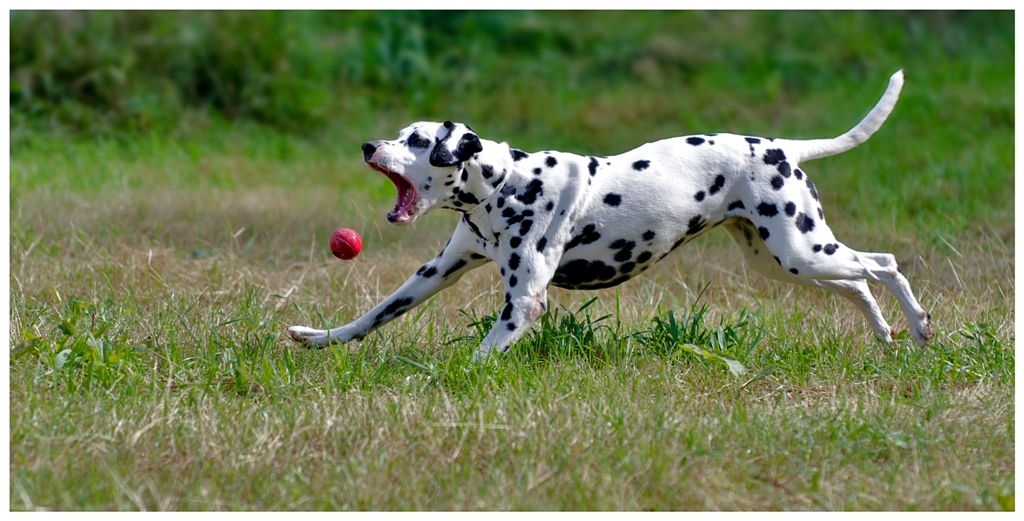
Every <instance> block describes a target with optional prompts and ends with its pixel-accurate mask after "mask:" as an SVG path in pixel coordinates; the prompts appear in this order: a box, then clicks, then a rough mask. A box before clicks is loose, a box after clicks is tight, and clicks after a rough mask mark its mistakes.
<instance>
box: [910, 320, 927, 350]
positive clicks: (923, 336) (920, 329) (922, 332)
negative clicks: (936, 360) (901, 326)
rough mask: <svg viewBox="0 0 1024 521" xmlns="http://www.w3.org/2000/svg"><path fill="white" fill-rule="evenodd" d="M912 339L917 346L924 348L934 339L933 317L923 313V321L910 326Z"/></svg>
mask: <svg viewBox="0 0 1024 521" xmlns="http://www.w3.org/2000/svg"><path fill="white" fill-rule="evenodd" d="M910 337H911V338H913V339H914V342H916V343H917V345H919V346H921V347H924V346H926V345H928V341H929V340H931V339H932V316H931V315H930V314H928V313H925V312H922V313H921V320H918V321H917V323H916V324H911V326H910Z"/></svg>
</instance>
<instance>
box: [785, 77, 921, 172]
mask: <svg viewBox="0 0 1024 521" xmlns="http://www.w3.org/2000/svg"><path fill="white" fill-rule="evenodd" d="M902 88H903V69H900V70H898V71H896V73H895V74H893V75H892V77H890V78H889V86H888V87H887V88H886V89H885V94H882V99H880V100H878V103H877V104H876V105H875V107H874V108H873V109H871V112H868V115H867V116H864V119H862V120H861V121H860V123H857V126H855V127H853V128H852V129H850V130H849V132H847V133H845V134H843V135H841V136H839V137H837V138H833V139H810V140H806V141H791V142H790V143H787V147H786V152H790V153H793V154H795V155H796V156H797V157H796V160H797V161H798V162H799V161H809V160H811V159H818V158H820V157H828V156H833V155H836V154H839V153H841V152H846V151H847V150H850V149H851V148H853V147H855V146H857V145H859V144H861V143H863V142H865V141H867V140H868V138H869V137H871V134H874V133H875V131H877V130H878V129H879V128H880V127H881V126H882V123H884V122H885V119H886V118H888V117H889V113H890V112H892V109H893V107H894V106H896V100H897V99H899V97H900V89H902Z"/></svg>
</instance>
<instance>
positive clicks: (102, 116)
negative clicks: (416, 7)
mask: <svg viewBox="0 0 1024 521" xmlns="http://www.w3.org/2000/svg"><path fill="white" fill-rule="evenodd" d="M10 20H11V24H10V26H11V84H10V102H11V122H10V124H11V157H12V169H11V195H12V200H16V199H17V197H19V194H22V193H27V192H26V191H30V190H52V191H56V192H63V191H82V190H85V191H93V190H99V189H114V190H121V189H125V188H128V189H134V190H140V189H146V187H149V188H157V187H173V188H186V187H188V188H190V189H192V188H200V189H202V188H204V187H213V188H225V189H236V188H245V187H255V186H268V185H269V186H279V187H285V186H293V185H294V184H295V182H296V180H297V179H301V180H302V182H303V184H304V185H305V186H317V185H318V186H323V187H325V189H327V190H332V191H336V192H337V193H338V196H339V197H340V198H341V199H343V200H346V198H349V197H355V198H356V199H359V200H362V199H363V198H365V196H367V195H368V196H369V198H370V200H372V201H374V202H376V203H378V204H385V203H386V202H387V201H388V200H392V198H393V197H394V189H393V187H392V186H391V184H390V183H389V182H387V180H386V179H384V178H383V177H381V176H369V175H366V170H365V169H364V167H363V166H362V164H361V161H360V153H359V144H360V143H362V142H363V141H366V140H368V139H381V138H387V137H390V136H394V135H395V134H396V132H397V130H398V129H400V128H402V127H404V126H405V125H407V124H409V123H410V122H413V121H419V120H433V121H443V120H445V119H451V120H454V121H463V122H466V123H468V124H470V125H471V126H473V128H475V129H476V130H477V131H478V132H480V133H481V134H482V135H484V136H485V137H488V138H490V139H494V140H496V141H508V142H511V143H513V144H514V145H515V146H517V147H518V148H522V149H524V150H545V149H554V150H565V151H570V152H577V153H583V154H599V155H605V154H613V153H619V152H621V151H624V150H628V149H631V148H634V147H636V146H638V145H639V144H641V143H644V142H649V141H654V140H658V139H662V138H665V137H667V136H678V135H687V134H692V133H705V132H732V133H741V134H748V135H759V136H766V137H774V136H784V137H790V138H817V137H831V136H835V135H838V134H839V133H841V132H844V131H846V130H847V129H849V128H850V127H851V126H852V125H853V124H854V123H856V122H857V121H858V120H859V119H860V118H861V117H863V116H864V114H865V113H866V112H867V111H868V109H869V108H870V107H871V106H872V105H873V104H874V103H875V102H876V101H877V100H878V97H879V96H880V95H881V93H882V91H883V90H884V89H885V85H886V82H887V81H888V78H889V76H890V75H891V74H892V73H893V72H894V71H895V70H897V69H901V68H902V69H905V70H906V76H907V83H906V86H905V88H904V90H903V92H902V94H901V99H900V103H899V104H898V105H897V108H896V112H895V113H894V115H893V117H892V118H890V120H889V121H888V122H887V123H886V125H885V127H884V128H883V129H882V132H883V135H884V136H885V137H884V138H882V139H873V140H871V141H869V142H868V143H866V144H865V145H864V146H863V149H864V150H866V151H862V152H860V153H858V154H852V155H843V156H842V157H841V158H826V159H822V160H821V162H820V163H816V164H815V166H814V168H813V171H814V172H818V171H821V172H828V175H827V176H823V177H821V178H819V179H820V180H821V183H819V184H820V185H821V189H822V194H823V197H825V198H826V199H827V203H828V204H829V207H830V208H832V207H834V208H836V211H837V212H841V214H842V215H845V216H848V218H849V219H851V221H852V222H865V223H869V224H870V223H873V222H874V221H881V222H894V221H895V220H896V219H904V220H905V219H907V218H911V219H913V220H914V222H915V224H914V225H915V226H916V227H918V228H921V229H934V228H935V227H936V226H939V225H942V226H947V227H949V228H950V229H953V230H958V229H962V228H963V227H965V226H969V225H971V224H972V223H974V224H977V223H985V222H987V223H997V228H998V229H1000V230H1002V231H1001V232H1000V233H1001V234H1003V235H1012V216H1013V200H1012V197H1013V190H1012V189H1009V190H1008V189H1007V187H1008V186H1010V187H1012V186H1013V182H1014V180H1013V141H1014V134H1013V131H1014V90H1013V75H1014V52H1013V51H1014V20H1013V12H1012V11H984V12H982V11H977V12H974V11H972V12H938V11H927V12H890V11H880V12H863V11H853V12H843V11H828V12H814V11H783V12H772V11H751V12H746V11H728V12H689V11H671V12H653V11H629V12H613V11H540V12H525V11H513V12H508V11H472V12H463V11H415V12H406V11H383V12H381V11H368V12H359V11H355V12H353V11H330V12H317V11H285V12H282V11H218V12H209V11H198V12H183V11H174V12H167V11H95V12H93V11H73V12H57V11H46V12H33V11H13V12H11V14H10ZM352 194H359V195H358V196H356V195H352ZM865 202H868V204H864V203H865ZM878 209H884V210H883V211H881V212H880V211H878Z"/></svg>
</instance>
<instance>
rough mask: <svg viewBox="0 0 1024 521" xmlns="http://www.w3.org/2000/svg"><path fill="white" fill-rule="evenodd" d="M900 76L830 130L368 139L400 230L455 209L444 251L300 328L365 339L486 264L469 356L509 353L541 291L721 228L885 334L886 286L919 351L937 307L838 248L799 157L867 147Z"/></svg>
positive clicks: (453, 133)
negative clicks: (374, 297) (484, 327)
mask: <svg viewBox="0 0 1024 521" xmlns="http://www.w3.org/2000/svg"><path fill="white" fill-rule="evenodd" d="M902 86H903V71H902V70H901V71H897V72H896V73H895V74H893V75H892V77H891V78H890V80H889V86H888V88H887V89H886V91H885V93H884V94H883V96H882V98H881V100H880V101H879V102H878V103H877V104H876V105H875V107H874V108H873V109H872V110H871V111H870V112H869V113H868V114H867V116H865V118H864V119H863V120H862V121H861V122H860V123H858V124H857V125H856V126H855V127H853V129H851V130H850V131H849V132H847V133H845V134H843V135H841V136H839V137H837V138H834V139H813V140H789V139H776V138H761V137H749V136H742V135H734V134H703V135H695V136H684V137H676V138H670V139H665V140H661V141H656V142H653V143H647V144H645V145H643V146H641V147H639V148H636V149H634V150H630V151H628V152H625V153H623V154H619V155H616V156H581V155H576V154H570V153H564V152H554V151H545V152H534V153H526V152H523V151H522V150H518V149H515V148H511V147H510V146H509V145H508V144H506V143H504V142H500V143H499V142H495V141H490V140H487V139H482V138H481V137H480V136H479V135H477V133H476V132H474V131H473V130H472V129H471V128H470V127H469V126H467V125H465V124H462V123H453V122H451V121H445V122H443V123H430V122H418V123H414V124H412V125H410V126H408V127H406V128H404V129H402V130H401V131H400V132H399V135H398V139H395V140H390V141H370V142H367V143H363V146H362V150H363V161H364V162H365V163H366V164H367V165H368V166H369V167H370V168H372V169H374V170H376V171H378V172H380V173H382V174H384V175H385V176H387V177H388V178H389V179H390V180H391V181H392V182H393V183H394V184H395V188H396V189H397V190H398V198H397V201H396V204H395V208H394V210H392V211H390V212H388V214H387V220H388V221H389V222H390V223H392V224H394V225H396V226H406V225H408V224H410V223H412V222H414V221H415V220H416V219H417V218H418V217H420V216H421V215H423V214H425V213H427V212H428V211H430V210H432V209H434V208H448V209H451V210H454V211H456V212H459V213H461V214H462V217H461V219H460V220H459V223H458V225H457V226H456V227H455V232H454V233H453V234H452V237H451V239H450V240H449V241H448V244H447V245H446V246H445V247H444V249H443V250H442V251H441V253H440V254H439V255H438V256H437V257H435V258H434V259H432V260H431V261H429V262H427V263H426V264H424V265H423V267H421V268H419V269H418V270H417V271H416V273H414V274H413V275H412V276H411V277H409V279H408V280H407V281H406V282H405V283H404V284H402V286H401V287H400V288H398V290H397V291H395V293H394V294H392V295H391V296H389V297H388V298H386V299H385V300H384V301H383V302H381V303H380V304H378V305H377V306H375V307H374V308H373V309H371V310H370V311H369V312H367V313H366V314H364V315H363V316H361V317H359V318H358V319H356V320H355V321H353V322H351V323H349V324H345V325H342V326H340V327H336V328H333V329H328V330H321V329H312V328H308V327H302V326H293V327H291V328H289V329H288V333H289V335H290V336H291V338H292V339H293V340H295V341H296V342H299V343H301V344H304V345H306V346H310V347H323V346H325V345H327V344H330V343H334V342H336V343H344V342H348V341H350V340H356V339H360V338H362V337H363V336H365V335H366V334H367V333H369V332H370V331H372V330H374V329H375V328H377V327H380V326H381V325H383V324H385V323H387V322H388V321H390V320H393V319H394V318H395V317H398V316H400V315H402V314H403V313H405V312H407V311H409V310H410V309H412V308H413V307H415V306H417V305H419V304H420V303H422V302H423V301H425V300H427V299H428V298H430V297H431V296H432V295H434V294H435V293H437V292H438V291H440V290H442V289H444V288H446V287H448V286H451V285H452V284H454V283H455V282H456V281H458V280H459V278H460V277H462V275H463V274H465V273H466V272H468V271H469V270H472V269H474V268H478V267H480V266H483V265H484V264H486V263H488V262H492V261H493V262H494V263H496V264H497V265H498V271H499V272H500V273H501V278H502V282H503V283H504V292H505V302H504V305H503V306H502V309H501V313H500V315H499V317H498V320H497V321H496V323H495V325H494V327H493V328H492V329H491V331H490V332H489V333H488V334H487V336H486V337H485V338H484V340H483V342H482V343H481V344H480V346H479V348H478V350H477V352H476V358H478V359H479V358H483V357H486V356H488V355H489V354H491V353H494V352H495V351H498V352H505V351H507V350H508V349H509V347H510V346H511V345H512V344H513V343H514V342H515V341H516V340H518V339H519V338H520V337H521V336H522V335H523V334H524V333H525V332H526V330H527V329H529V328H530V327H531V325H532V324H533V323H534V322H535V321H536V320H537V318H538V317H540V316H541V315H542V314H544V313H545V312H546V311H547V305H546V300H547V288H548V286H549V285H555V286H558V287H561V288H567V289H598V288H609V287H612V286H616V285H618V284H621V283H623V282H625V281H627V280H629V279H631V278H633V277H635V276H637V275H638V274H640V273H642V272H643V271H644V270H647V269H648V268H650V267H651V266H653V265H654V264H655V263H656V262H658V261H659V260H661V259H663V258H664V257H665V256H666V255H668V254H669V253H670V252H671V251H672V250H674V249H676V248H678V247H680V246H682V245H683V244H686V243H687V242H690V241H692V240H693V239H695V238H697V237H699V236H700V235H701V234H703V233H705V232H707V231H708V230H710V229H711V228H714V227H721V228H724V229H725V231H727V232H728V233H729V234H730V235H731V236H732V238H733V240H734V241H735V242H736V244H737V245H738V246H739V248H740V250H742V252H743V254H744V257H745V259H746V261H747V263H748V264H749V266H750V267H751V268H753V269H754V270H755V271H757V272H759V273H761V274H762V275H764V276H766V277H768V278H770V279H776V280H781V281H786V282H791V283H795V284H803V285H807V286H816V287H820V288H825V289H828V290H831V291H833V292H835V293H837V294H838V295H841V296H843V297H845V298H847V299H848V300H850V301H851V302H853V304H854V305H855V306H856V307H857V308H858V309H859V310H860V311H861V312H862V313H863V314H864V317H865V318H866V319H867V323H868V325H869V326H870V328H871V331H872V332H873V333H874V335H875V336H876V337H878V338H879V339H880V340H881V341H882V342H885V343H889V342H892V341H893V336H894V335H895V333H896V330H895V329H893V328H892V327H890V326H889V324H888V323H887V322H886V320H885V318H884V317H883V316H882V313H881V311H880V310H879V308H878V304H877V303H876V302H875V299H874V298H873V297H872V295H871V292H870V291H869V290H868V284H867V282H866V281H867V280H874V281H879V282H881V283H882V284H883V285H884V286H885V287H886V288H888V290H889V291H890V292H891V293H892V294H893V295H894V296H895V297H896V300H897V302H898V303H899V306H900V308H901V310H902V311H903V313H904V314H905V315H906V317H907V321H908V324H909V329H910V336H911V337H912V338H913V339H914V341H916V342H917V344H919V345H921V346H924V345H925V344H926V343H927V342H928V340H929V337H930V335H931V320H930V319H931V317H930V315H929V314H928V313H926V312H925V310H924V309H923V308H922V307H921V304H919V303H918V301H917V299H916V298H914V294H913V293H912V291H911V288H910V284H909V283H908V282H907V279H906V278H904V277H903V275H902V274H901V272H900V270H899V269H898V268H897V266H896V260H895V258H894V257H893V256H892V255H891V254H888V253H864V252H860V251H856V250H854V249H852V248H850V247H849V246H847V245H845V244H843V243H841V242H839V240H837V239H836V238H835V236H834V235H833V234H832V231H831V230H830V229H829V227H828V226H827V225H826V224H825V214H824V213H823V212H822V209H821V204H820V202H819V199H818V192H817V190H816V189H815V187H814V183H812V182H811V179H810V177H809V176H808V174H807V173H806V172H805V171H804V170H802V169H801V165H802V164H803V163H804V162H806V161H810V160H812V159H817V158H821V157H826V156H831V155H834V154H838V153H840V152H845V151H847V150H850V149H852V148H853V147H855V146H857V145H859V144H861V143H863V142H864V141H866V140H867V139H868V138H869V137H870V136H871V135H872V134H873V133H874V132H875V131H877V130H878V128H879V127H880V126H881V125H882V123H883V122H884V121H885V119H886V118H887V117H888V116H889V113H890V112H891V111H892V109H893V106H894V105H895V104H896V100H897V98H898V97H899V93H900V89H901V88H902Z"/></svg>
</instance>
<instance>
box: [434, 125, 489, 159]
mask: <svg viewBox="0 0 1024 521" xmlns="http://www.w3.org/2000/svg"><path fill="white" fill-rule="evenodd" d="M463 126H464V127H466V126H465V125H463ZM444 128H446V129H448V135H446V136H445V137H444V138H443V139H440V140H438V141H437V143H436V144H435V145H434V150H432V151H431V152H430V164H431V165H433V166H455V165H457V164H459V163H461V162H463V161H465V160H467V159H469V158H471V157H473V154H476V153H477V152H480V151H482V150H483V149H484V147H483V144H481V143H480V138H479V137H478V136H477V135H476V134H475V133H473V132H471V131H470V132H465V133H463V134H462V135H461V136H460V137H459V142H458V144H457V145H455V148H454V149H452V148H450V147H449V143H450V142H451V139H452V136H453V135H455V134H456V133H457V132H456V125H455V124H454V123H452V122H451V121H445V122H444ZM466 129H467V130H468V129H469V127H466Z"/></svg>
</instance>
